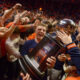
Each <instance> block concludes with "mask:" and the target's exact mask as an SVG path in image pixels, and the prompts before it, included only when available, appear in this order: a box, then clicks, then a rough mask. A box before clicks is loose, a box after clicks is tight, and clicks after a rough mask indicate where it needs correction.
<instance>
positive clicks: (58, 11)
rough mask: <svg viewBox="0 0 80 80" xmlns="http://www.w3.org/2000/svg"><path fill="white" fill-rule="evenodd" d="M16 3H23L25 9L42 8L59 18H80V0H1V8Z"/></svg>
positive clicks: (76, 19)
mask: <svg viewBox="0 0 80 80" xmlns="http://www.w3.org/2000/svg"><path fill="white" fill-rule="evenodd" d="M15 3H21V4H22V5H23V7H24V9H27V10H38V9H41V10H42V11H43V12H45V13H46V14H48V15H49V16H55V17H57V18H60V19H61V18H64V17H65V16H66V17H68V18H72V19H73V20H75V21H78V20H79V19H80V0H0V8H4V9H6V8H10V7H12V6H13V5H14V4H15Z"/></svg>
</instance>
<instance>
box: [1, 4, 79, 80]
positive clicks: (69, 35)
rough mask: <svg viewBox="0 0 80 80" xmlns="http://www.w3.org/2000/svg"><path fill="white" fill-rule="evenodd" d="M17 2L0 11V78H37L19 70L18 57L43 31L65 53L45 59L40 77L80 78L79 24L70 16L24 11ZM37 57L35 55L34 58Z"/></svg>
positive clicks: (31, 46)
mask: <svg viewBox="0 0 80 80" xmlns="http://www.w3.org/2000/svg"><path fill="white" fill-rule="evenodd" d="M22 7H23V6H22V5H21V4H19V3H17V4H15V5H14V6H13V7H12V8H10V9H7V10H5V11H2V12H1V13H0V15H1V16H0V80H20V79H21V80H36V79H32V77H31V75H30V74H29V73H26V75H25V74H24V73H23V72H21V69H20V65H19V62H18V59H19V58H21V57H22V56H24V55H28V54H29V53H30V51H32V49H34V48H35V47H36V45H37V44H38V43H39V42H40V41H41V40H42V39H43V38H44V36H45V35H46V33H49V34H50V35H51V36H54V35H56V36H57V37H58V38H59V39H60V41H62V43H63V44H64V47H65V48H66V52H64V53H66V54H64V53H60V54H59V55H58V56H57V57H55V56H50V57H48V58H47V61H46V67H47V69H48V72H47V73H46V74H45V76H44V77H43V79H41V80H79V79H80V63H79V61H80V50H79V48H80V43H79V42H80V26H79V24H78V23H79V22H78V23H75V22H74V21H73V20H71V19H66V17H65V19H63V20H61V19H60V18H54V17H50V16H48V15H46V14H42V13H41V12H36V11H27V10H24V9H23V8H22ZM36 59H37V58H36Z"/></svg>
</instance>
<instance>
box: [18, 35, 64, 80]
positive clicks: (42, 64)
mask: <svg viewBox="0 0 80 80" xmlns="http://www.w3.org/2000/svg"><path fill="white" fill-rule="evenodd" d="M63 49H64V47H63V44H62V42H61V41H60V40H59V39H58V38H57V37H56V36H51V35H50V34H46V35H45V37H44V38H43V39H42V40H41V41H40V43H39V44H38V45H37V46H36V47H35V48H34V49H33V50H32V52H31V53H30V55H24V56H22V58H20V59H19V64H20V66H21V69H22V70H23V72H24V73H29V74H30V76H31V77H32V79H36V80H42V78H43V77H44V75H45V71H46V70H47V67H46V60H47V58H48V57H50V56H55V57H56V56H57V55H58V54H59V53H60V52H61V51H63Z"/></svg>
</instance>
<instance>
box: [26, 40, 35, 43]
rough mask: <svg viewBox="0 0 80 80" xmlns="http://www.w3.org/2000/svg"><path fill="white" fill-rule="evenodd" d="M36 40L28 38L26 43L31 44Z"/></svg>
mask: <svg viewBox="0 0 80 80" xmlns="http://www.w3.org/2000/svg"><path fill="white" fill-rule="evenodd" d="M34 42H35V39H32V40H27V41H26V42H25V44H30V43H34Z"/></svg>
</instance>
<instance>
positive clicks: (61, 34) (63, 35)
mask: <svg viewBox="0 0 80 80" xmlns="http://www.w3.org/2000/svg"><path fill="white" fill-rule="evenodd" d="M56 34H57V36H58V37H59V38H60V39H61V41H62V42H63V43H64V44H69V43H71V42H72V38H71V35H67V34H66V33H65V32H64V31H61V32H60V31H57V32H56Z"/></svg>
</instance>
